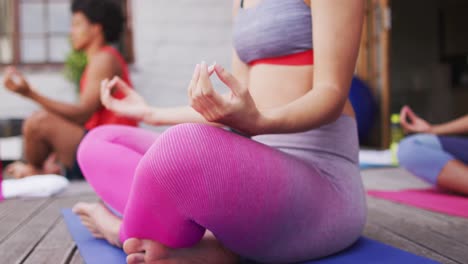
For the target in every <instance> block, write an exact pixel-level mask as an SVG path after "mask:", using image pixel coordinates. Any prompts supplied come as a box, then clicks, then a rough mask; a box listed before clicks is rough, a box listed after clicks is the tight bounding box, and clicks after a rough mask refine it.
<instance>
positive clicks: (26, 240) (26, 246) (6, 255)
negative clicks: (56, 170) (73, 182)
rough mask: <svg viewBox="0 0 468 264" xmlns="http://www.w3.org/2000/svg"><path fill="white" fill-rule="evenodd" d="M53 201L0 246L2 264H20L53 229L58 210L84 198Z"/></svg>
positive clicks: (58, 213)
mask: <svg viewBox="0 0 468 264" xmlns="http://www.w3.org/2000/svg"><path fill="white" fill-rule="evenodd" d="M93 198H94V197H93ZM54 199H55V200H53V201H52V202H51V203H50V204H48V205H47V206H46V207H45V208H44V209H42V210H41V211H40V212H38V213H37V214H36V215H34V217H32V218H31V219H30V220H29V221H27V222H25V223H23V224H22V225H21V226H20V227H19V228H18V230H17V231H16V232H15V233H14V236H11V237H9V238H8V239H7V240H6V241H4V242H3V243H2V244H0V259H1V260H2V262H3V263H9V264H19V263H22V262H23V261H24V260H25V259H26V258H27V257H28V256H29V255H30V254H31V253H32V251H34V249H35V248H36V247H37V246H38V244H39V243H40V242H41V241H42V240H43V238H44V237H45V236H46V234H47V233H48V232H49V231H50V230H52V229H53V227H54V226H55V224H56V223H57V221H58V220H59V217H60V209H61V208H67V207H71V206H73V205H74V204H75V203H76V202H77V201H80V200H83V199H84V198H82V197H70V198H62V199H57V198H54Z"/></svg>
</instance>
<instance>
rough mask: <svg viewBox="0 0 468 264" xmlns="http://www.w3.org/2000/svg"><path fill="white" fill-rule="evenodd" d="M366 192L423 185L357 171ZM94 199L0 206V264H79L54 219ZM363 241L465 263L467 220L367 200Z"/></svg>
mask: <svg viewBox="0 0 468 264" xmlns="http://www.w3.org/2000/svg"><path fill="white" fill-rule="evenodd" d="M362 174H363V178H364V182H365V185H366V187H367V188H372V189H385V190H388V189H401V188H412V187H424V186H425V184H424V183H423V182H421V181H419V180H418V179H416V178H414V177H412V176H410V175H408V174H407V173H406V172H404V171H403V170H401V169H382V170H367V171H363V173H362ZM94 200H97V197H96V196H95V195H94V194H93V192H92V190H91V189H90V188H89V186H88V185H87V184H86V183H84V182H78V183H73V184H72V186H71V188H69V189H68V190H67V191H66V192H65V193H63V194H61V195H59V196H57V197H54V198H49V199H35V200H11V201H6V202H2V203H0V263H2V264H19V263H25V264H55V263H57V264H68V263H72V264H82V263H83V261H82V259H81V257H80V255H79V252H78V251H77V249H76V246H75V244H74V243H73V241H72V240H71V237H70V235H69V234H68V231H67V229H66V227H65V224H64V222H63V220H62V218H61V215H60V209H61V208H67V207H71V206H72V205H73V204H74V203H76V202H77V201H94ZM368 204H369V218H368V223H367V226H366V229H365V236H367V237H369V238H373V239H376V240H379V241H382V242H384V243H386V244H389V245H393V246H395V247H398V248H401V249H404V250H406V251H410V252H413V253H415V254H417V255H421V256H426V257H429V258H432V259H435V260H438V261H440V262H442V263H468V241H467V238H468V220H467V219H462V218H457V217H449V216H445V215H442V214H437V213H432V212H428V211H424V210H420V209H415V208H411V207H407V206H404V205H399V204H395V203H391V202H387V201H382V200H378V199H374V198H368Z"/></svg>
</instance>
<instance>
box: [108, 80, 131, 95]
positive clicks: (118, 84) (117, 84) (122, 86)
mask: <svg viewBox="0 0 468 264" xmlns="http://www.w3.org/2000/svg"><path fill="white" fill-rule="evenodd" d="M109 86H110V87H111V91H112V92H115V88H117V89H118V90H119V91H121V92H123V93H124V94H125V95H129V94H130V93H132V92H133V90H132V88H130V86H128V84H127V83H126V82H124V81H123V80H122V79H121V78H120V77H118V76H115V77H114V78H112V80H111V81H110V83H109Z"/></svg>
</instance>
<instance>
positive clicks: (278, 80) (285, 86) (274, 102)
mask: <svg viewBox="0 0 468 264" xmlns="http://www.w3.org/2000/svg"><path fill="white" fill-rule="evenodd" d="M312 84H313V66H311V65H305V66H284V65H270V64H259V65H255V66H253V67H251V68H250V74H249V83H248V85H249V90H250V93H251V94H252V97H253V99H254V100H255V103H256V104H257V107H258V108H259V109H267V108H271V107H278V106H282V105H286V104H288V103H290V102H292V101H294V100H296V99H298V98H299V97H301V96H303V95H304V94H306V93H307V92H309V91H310V90H311V89H312V86H313V85H312ZM343 114H345V115H348V116H352V117H354V110H353V107H352V106H351V103H350V101H349V99H348V101H347V102H346V105H345V107H344V108H343Z"/></svg>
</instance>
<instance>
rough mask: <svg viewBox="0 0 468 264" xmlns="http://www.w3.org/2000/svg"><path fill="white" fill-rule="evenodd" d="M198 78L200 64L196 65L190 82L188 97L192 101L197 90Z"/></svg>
mask: <svg viewBox="0 0 468 264" xmlns="http://www.w3.org/2000/svg"><path fill="white" fill-rule="evenodd" d="M198 78H200V64H197V65H195V69H194V70H193V74H192V79H191V80H190V84H189V87H188V97H189V98H190V100H192V97H193V93H194V91H195V89H196V86H197V83H198Z"/></svg>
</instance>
